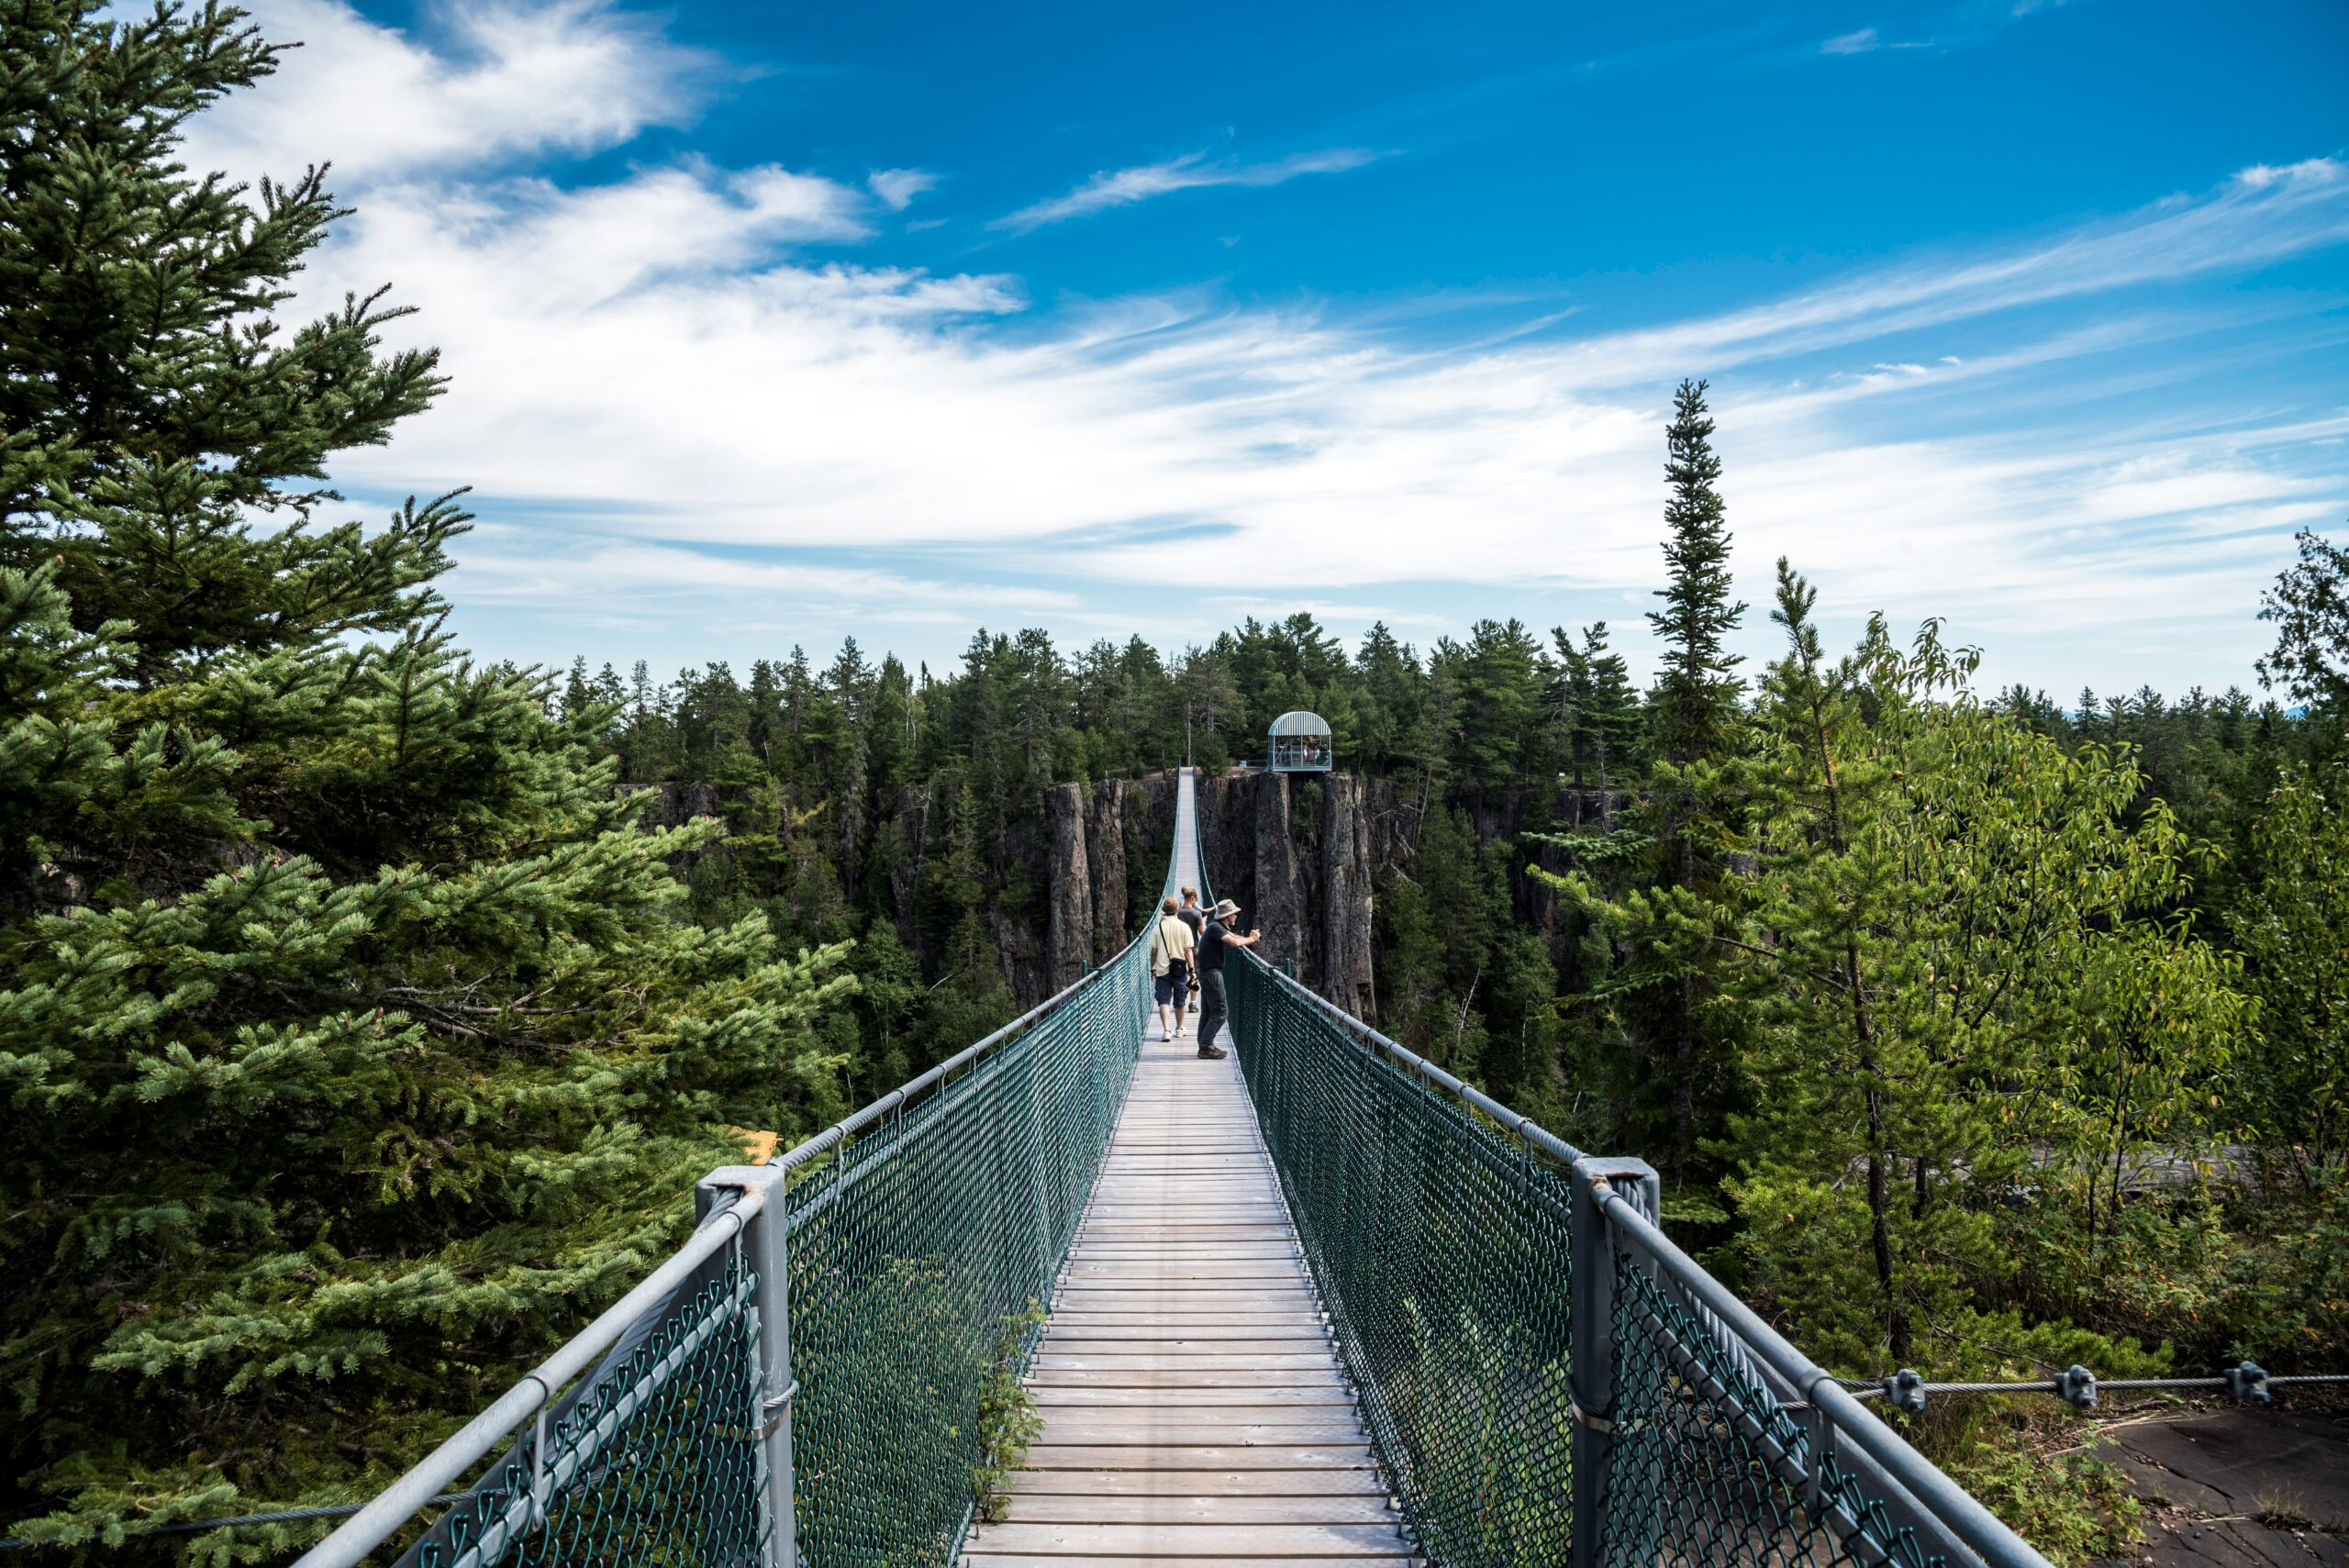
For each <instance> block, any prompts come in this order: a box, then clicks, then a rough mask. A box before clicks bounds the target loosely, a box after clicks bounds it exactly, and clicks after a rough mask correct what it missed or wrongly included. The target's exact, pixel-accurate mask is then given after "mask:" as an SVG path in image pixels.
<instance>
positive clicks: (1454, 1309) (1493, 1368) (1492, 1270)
mask: <svg viewBox="0 0 2349 1568" xmlns="http://www.w3.org/2000/svg"><path fill="white" fill-rule="evenodd" d="M1225 974H1226V977H1227V983H1228V984H1229V985H1230V990H1231V998H1232V1000H1231V1010H1232V1034H1233V1039H1234V1040H1235V1041H1236V1042H1237V1045H1238V1049H1239V1058H1240V1066H1241V1074H1242V1076H1243V1077H1244V1078H1245V1079H1246V1081H1247V1084H1248V1092H1249V1095H1250V1097H1251V1098H1252V1099H1253V1101H1254V1102H1255V1106H1256V1118H1257V1120H1258V1122H1259V1123H1260V1124H1261V1125H1262V1127H1263V1129H1264V1141H1265V1144H1266V1145H1267V1147H1268V1148H1269V1150H1270V1151H1271V1153H1272V1157H1273V1163H1274V1165H1275V1168H1276V1169H1277V1170H1278V1171H1279V1173H1280V1178H1281V1187H1282V1190H1283V1191H1284V1193H1285V1194H1286V1195H1287V1198H1288V1205H1289V1210H1290V1213H1291V1215H1292V1216H1293V1218H1294V1219H1295V1222H1296V1226H1297V1239H1298V1240H1299V1242H1300V1243H1301V1244H1302V1245H1303V1248H1304V1251H1305V1255H1306V1260H1307V1262H1308V1265H1309V1266H1310V1268H1311V1270H1312V1273H1313V1279H1314V1283H1315V1284H1316V1285H1317V1286H1318V1287H1319V1291H1320V1295H1321V1301H1322V1305H1323V1307H1325V1308H1326V1309H1327V1310H1328V1311H1329V1313H1330V1324H1331V1328H1332V1329H1333V1330H1334V1332H1335V1334H1336V1336H1337V1340H1338V1344H1339V1347H1340V1350H1341V1353H1342V1355H1343V1357H1344V1360H1345V1363H1346V1368H1347V1372H1348V1373H1349V1375H1350V1376H1351V1377H1352V1379H1353V1384H1354V1387H1355V1391H1356V1393H1357V1394H1358V1395H1359V1396H1360V1398H1361V1402H1362V1414H1363V1420H1364V1425H1365V1426H1366V1427H1367V1428H1368V1429H1369V1431H1370V1434H1371V1440H1372V1442H1373V1443H1374V1445H1375V1447H1376V1450H1377V1452H1378V1456H1379V1461H1380V1463H1381V1464H1382V1466H1383V1467H1384V1468H1385V1469H1386V1473H1387V1476H1388V1480H1389V1483H1390V1485H1392V1486H1393V1487H1394V1489H1395V1493H1396V1496H1397V1498H1398V1499H1399V1500H1400V1502H1401V1503H1402V1506H1403V1510H1404V1513H1405V1515H1406V1517H1407V1518H1408V1520H1409V1522H1410V1525H1411V1527H1412V1530H1413V1533H1414V1534H1415V1535H1416V1536H1417V1538H1418V1540H1419V1545H1420V1547H1421V1549H1422V1550H1423V1551H1425V1552H1426V1553H1427V1557H1428V1560H1429V1561H1430V1562H1434V1563H1439V1564H1444V1565H1446V1568H1451V1565H1460V1568H1467V1565H1471V1564H1477V1565H1482V1564H1495V1565H1497V1564H1504V1563H1528V1564H1531V1563H1542V1564H1548V1563H1562V1562H1565V1561H1566V1558H1567V1553H1568V1548H1569V1545H1570V1543H1571V1534H1572V1531H1571V1526H1572V1523H1573V1519H1572V1513H1571V1506H1570V1505H1571V1493H1570V1487H1569V1480H1570V1475H1571V1468H1570V1467H1571V1448H1572V1422H1573V1415H1572V1409H1573V1402H1572V1400H1571V1399H1570V1398H1569V1397H1568V1394H1567V1388H1566V1372H1567V1351H1568V1344H1567V1313H1568V1306H1569V1297H1568V1287H1569V1259H1568V1252H1567V1237H1568V1229H1567V1225H1568V1218H1569V1208H1568V1186H1567V1182H1566V1179H1565V1176H1564V1173H1562V1172H1560V1171H1557V1170H1554V1169H1553V1168H1550V1167H1548V1166H1547V1165H1545V1164H1543V1163H1542V1162H1538V1161H1537V1160H1536V1159H1535V1157H1534V1156H1533V1155H1532V1153H1531V1151H1529V1150H1527V1149H1526V1148H1525V1146H1523V1145H1522V1144H1515V1143H1513V1142H1512V1141H1508V1140H1502V1139H1500V1138H1497V1137H1495V1136H1493V1135H1492V1134H1491V1133H1490V1132H1489V1131H1487V1130H1486V1129H1484V1128H1483V1127H1480V1126H1479V1125H1478V1124H1477V1123H1476V1121H1475V1118H1474V1117H1473V1115H1472V1113H1471V1112H1470V1111H1469V1110H1468V1108H1467V1107H1466V1106H1464V1105H1462V1104H1461V1103H1460V1102H1459V1101H1458V1100H1457V1099H1454V1098H1453V1097H1451V1096H1450V1095H1445V1094H1443V1093H1442V1091H1440V1090H1438V1089H1435V1088H1434V1087H1432V1086H1431V1085H1430V1084H1426V1083H1425V1082H1423V1081H1422V1080H1420V1079H1419V1078H1418V1077H1417V1076H1416V1075H1415V1074H1412V1073H1406V1072H1404V1071H1402V1070H1401V1069H1399V1068H1398V1067H1397V1066H1396V1065H1395V1064H1394V1063H1393V1062H1391V1061H1388V1060H1386V1059H1385V1058H1383V1057H1381V1056H1380V1055H1378V1054H1376V1053H1375V1052H1374V1051H1371V1050H1369V1049H1367V1048H1365V1047H1364V1046H1363V1045H1361V1044H1360V1043H1358V1042H1357V1041H1355V1040H1353V1039H1352V1038H1350V1037H1349V1036H1348V1035H1347V1033H1346V1032H1345V1030H1344V1029H1342V1028H1341V1026H1340V1025H1339V1024H1338V1023H1337V1021H1336V1020H1334V1019H1333V1018H1330V1016H1329V1015H1328V1014H1326V1013H1324V1012H1322V1011H1320V1010H1319V1008H1317V1007H1316V1006H1313V1005H1312V1004H1311V1003H1310V1002H1309V1001H1308V1000H1306V999H1305V998H1303V997H1302V996H1301V995H1298V994H1297V993H1296V992H1295V991H1294V990H1293V989H1292V988H1291V986H1290V985H1289V984H1288V983H1286V982H1284V981H1283V980H1282V979H1280V978H1279V977H1278V976H1276V975H1275V974H1274V973H1272V972H1271V971H1269V970H1267V969H1266V968H1265V967H1264V965H1263V964H1261V963H1259V962H1256V961H1255V960H1254V958H1253V957H1252V956H1243V957H1242V958H1241V959H1240V960H1238V961H1236V962H1232V963H1230V964H1229V965H1228V966H1227V967H1226V970H1225Z"/></svg>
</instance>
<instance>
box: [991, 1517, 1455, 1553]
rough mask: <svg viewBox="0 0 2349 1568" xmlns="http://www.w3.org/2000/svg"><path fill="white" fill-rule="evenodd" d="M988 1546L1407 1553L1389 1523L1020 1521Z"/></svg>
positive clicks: (994, 1549) (1001, 1549)
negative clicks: (1214, 1523) (1186, 1523)
mask: <svg viewBox="0 0 2349 1568" xmlns="http://www.w3.org/2000/svg"><path fill="white" fill-rule="evenodd" d="M987 1550H988V1551H989V1552H990V1553H996V1554H1001V1555H1005V1556H1011V1555H1017V1554H1021V1553H1030V1554H1035V1555H1039V1556H1050V1555H1058V1556H1116V1557H1237V1556H1241V1555H1242V1554H1245V1555H1247V1556H1251V1557H1260V1558H1262V1557H1272V1558H1281V1557H1409V1556H1412V1555H1415V1552H1414V1550H1413V1548H1412V1547H1411V1545H1410V1544H1409V1543H1408V1541H1406V1540H1404V1539H1403V1537H1402V1535H1401V1533H1400V1532H1399V1531H1397V1529H1396V1528H1395V1527H1394V1526H1393V1525H1391V1524H1377V1525H1176V1524H1165V1525H1161V1524H1114V1525H1109V1524H1032V1525H1031V1524H1020V1523H1018V1522H1016V1521H1008V1522H1006V1523H1003V1524H999V1525H991V1526H989V1527H988V1529H987Z"/></svg>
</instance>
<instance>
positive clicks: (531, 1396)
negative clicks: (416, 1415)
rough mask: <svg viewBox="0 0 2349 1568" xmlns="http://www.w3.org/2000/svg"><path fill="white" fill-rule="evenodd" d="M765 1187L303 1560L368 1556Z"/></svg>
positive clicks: (335, 1567) (730, 1234) (336, 1562)
mask: <svg viewBox="0 0 2349 1568" xmlns="http://www.w3.org/2000/svg"><path fill="white" fill-rule="evenodd" d="M769 1201H770V1200H769V1197H768V1195H767V1194H766V1193H765V1192H763V1191H751V1192H747V1193H744V1194H743V1195H741V1196H740V1198H739V1199H738V1200H736V1201H735V1202H733V1203H731V1204H729V1205H728V1206H726V1207H724V1208H722V1209H719V1210H718V1211H717V1212H715V1213H713V1214H712V1215H710V1217H709V1218H707V1220H706V1221H704V1222H703V1224H702V1226H701V1227H700V1229H697V1230H696V1231H695V1232H694V1234H693V1237H692V1239H691V1240H688V1241H686V1243H685V1245H684V1246H683V1247H680V1248H678V1249H677V1251H674V1252H673V1253H671V1254H670V1256H669V1261H668V1262H664V1263H662V1265H661V1266H660V1267H659V1268H657V1269H655V1270H653V1271H652V1273H651V1274H649V1275H647V1276H646V1277H645V1279H644V1280H643V1282H642V1283H640V1284H638V1285H637V1287H636V1288H635V1289H634V1290H631V1291H629V1293H628V1294H627V1295H626V1296H621V1297H620V1298H619V1299H618V1301H616V1302H614V1303H612V1305H611V1306H609V1307H606V1308H605V1309H604V1311H603V1312H602V1313H601V1314H600V1315H599V1316H598V1317H597V1318H596V1320H595V1321H594V1322H593V1323H590V1324H589V1325H587V1327H586V1328H584V1329H581V1330H580V1331H579V1332H578V1333H577V1334H574V1335H573V1336H572V1337H571V1339H569V1340H565V1341H564V1342H563V1344H562V1346H561V1347H560V1348H558V1349H557V1350H556V1351H555V1352H554V1353H553V1354H552V1355H551V1356H549V1357H547V1359H546V1360H544V1361H542V1362H540V1363H539V1364H538V1365H537V1366H535V1367H532V1368H531V1369H530V1370H529V1372H527V1373H523V1374H522V1377H521V1380H520V1381H519V1382H518V1383H517V1384H515V1385H514V1386H513V1387H511V1388H509V1389H507V1391H506V1393H505V1394H504V1395H502V1396H499V1398H498V1399H497V1401H496V1402H495V1404H493V1405H491V1406H490V1407H489V1408H488V1409H486V1410H484V1411H483V1412H482V1413H481V1414H480V1415H478V1416H475V1417H474V1418H473V1419H472V1420H470V1421H468V1422H466V1423H465V1424H464V1425H463V1426H462V1427H460V1428H459V1429H457V1431H456V1432H455V1434H454V1435H453V1436H451V1438H450V1439H449V1440H447V1441H445V1442H443V1443H442V1444H441V1445H440V1447H438V1448H436V1449H434V1450H433V1451H431V1452H430V1453H429V1454H427V1455H425V1457H424V1458H423V1459H421V1460H419V1461H418V1462H417V1463H416V1464H415V1465H413V1466H411V1467H410V1468H409V1469H408V1470H407V1472H406V1473H405V1474H403V1475H401V1476H400V1478H399V1479H398V1480H396V1481H395V1482H393V1483H392V1484H391V1485H389V1486H387V1487H385V1488H384V1490H383V1491H381V1492H379V1493H377V1494H376V1495H375V1496H374V1497H373V1499H372V1500H371V1501H370V1502H369V1503H368V1504H367V1506H366V1507H363V1508H362V1509H360V1510H359V1511H358V1512H357V1513H355V1514H353V1515H351V1518H347V1519H345V1520H344V1521H343V1522H342V1523H341V1524H340V1525H339V1526H337V1527H336V1529H335V1531H334V1533H333V1534H331V1535H329V1536H328V1537H327V1538H326V1539H325V1540H322V1541H320V1542H318V1544H317V1545H316V1546H314V1547H312V1548H310V1550H309V1551H306V1552H304V1553H303V1554H302V1556H301V1558H300V1559H299V1560H298V1562H297V1563H296V1565H295V1568H352V1565H353V1564H355V1563H357V1562H359V1561H360V1559H362V1558H363V1557H365V1556H366V1555H367V1553H369V1552H371V1551H374V1550H375V1548H377V1547H378V1546H381V1545H382V1544H383V1543H384V1541H386V1540H390V1539H391V1537H392V1536H393V1535H394V1534H395V1533H396V1532H397V1531H398V1529H400V1527H401V1526H402V1525H405V1524H406V1523H407V1521H408V1520H409V1519H410V1518H413V1517H414V1516H415V1515H416V1513H417V1511H418V1510H419V1509H421V1508H424V1507H427V1506H429V1504H430V1503H431V1502H432V1501H433V1499H434V1498H436V1497H438V1496H440V1494H441V1492H442V1491H444V1490H446V1489H447V1488H448V1486H449V1485H451V1483H452V1482H454V1481H456V1480H457V1479H458V1478H459V1477H460V1476H462V1475H463V1474H465V1473H467V1472H468V1471H470V1470H472V1469H473V1466H474V1465H476V1464H478V1463H480V1462H482V1461H483V1460H484V1459H485V1458H487V1457H488V1456H489V1455H490V1454H491V1453H492V1452H494V1451H495V1450H496V1449H497V1447H498V1446H499V1445H500V1444H501V1443H503V1442H504V1441H505V1440H507V1438H508V1437H509V1436H511V1435H512V1434H513V1433H514V1432H515V1431H516V1430H518V1429H519V1428H520V1427H521V1425H522V1423H523V1422H525V1421H528V1420H529V1419H530V1418H532V1417H534V1416H536V1415H537V1414H538V1413H539V1412H540V1410H542V1409H544V1408H545V1407H547V1406H548V1405H549V1404H550V1403H551V1401H552V1400H553V1399H554V1396H556V1395H557V1394H558V1393H560V1392H562V1390H563V1389H565V1388H567V1387H569V1386H570V1385H571V1383H572V1381H573V1379H574V1378H577V1377H579V1376H581V1375H582V1374H583V1373H585V1372H587V1371H588V1369H590V1368H591V1367H593V1366H594V1365H595V1364H596V1362H597V1361H598V1360H599V1359H601V1357H602V1356H603V1354H604V1352H605V1351H608V1350H610V1349H611V1348H612V1347H613V1346H614V1345H616V1344H618V1343H619V1341H620V1339H621V1337H622V1336H623V1335H625V1334H626V1333H627V1332H628V1331H629V1329H632V1328H634V1327H635V1326H636V1324H637V1322H638V1321H639V1320H640V1319H641V1318H643V1317H644V1315H645V1314H646V1313H648V1312H652V1311H655V1310H657V1309H659V1307H661V1306H662V1303H663V1302H664V1301H665V1300H666V1299H667V1298H668V1296H669V1295H670V1293H671V1292H672V1291H674V1290H675V1289H676V1288H677V1287H678V1286H679V1285H680V1284H684V1283H685V1281H686V1280H687V1279H689V1278H691V1277H692V1276H693V1274H694V1272H695V1271H696V1270H697V1269H699V1268H700V1267H701V1266H702V1265H703V1264H704V1263H707V1262H709V1261H710V1260H711V1259H712V1258H714V1257H716V1256H717V1255H718V1253H719V1252H720V1251H724V1250H725V1249H726V1248H728V1247H729V1246H732V1245H733V1244H734V1243H735V1241H736V1240H737V1239H739V1238H740V1236H741V1234H742V1231H743V1229H744V1228H745V1227H746V1226H748V1225H749V1224H750V1222H751V1220H752V1219H754V1218H758V1216H759V1215H760V1213H761V1212H762V1211H763V1210H764V1209H765V1207H766V1206H767V1204H768V1202H769Z"/></svg>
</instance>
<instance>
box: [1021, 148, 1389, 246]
mask: <svg viewBox="0 0 2349 1568" xmlns="http://www.w3.org/2000/svg"><path fill="white" fill-rule="evenodd" d="M1376 157H1377V154H1376V153H1374V152H1370V151H1367V150H1364V149H1362V148H1359V147H1332V148H1328V149H1325V150H1321V151H1319V152H1299V153H1296V154H1294V155H1292V156H1290V157H1287V158H1278V159H1275V160H1273V161H1270V162H1266V163H1240V162H1232V161H1219V162H1210V161H1208V155H1207V154H1206V153H1204V152H1191V153H1186V154H1185V155H1184V156H1182V157H1180V158H1170V159H1168V160H1167V161H1164V162H1163V163H1143V164H1138V165H1136V166H1134V167H1133V168H1130V169H1109V170H1103V171H1101V172H1097V173H1096V174H1095V175H1093V177H1092V178H1090V179H1088V180H1086V181H1085V183H1083V184H1080V185H1078V186H1077V187H1076V188H1075V189H1074V190H1072V191H1070V192H1069V193H1068V194H1067V195H1060V196H1054V197H1052V199H1051V200H1049V201H1041V202H1037V203H1035V204H1034V205H1033V206H1024V207H1021V208H1020V209H1019V211H1018V212H1015V213H1009V214H1007V215H1006V216H1004V217H999V218H997V219H996V220H995V222H994V223H993V224H991V225H989V227H990V228H1008V229H1012V230H1014V231H1017V232H1020V233H1025V232H1027V231H1028V230H1030V229H1031V228H1042V227H1043V226H1044V225H1046V224H1048V223H1065V222H1066V221H1068V220H1069V219H1070V218H1073V217H1085V216H1087V215H1088V214H1091V213H1097V212H1101V211H1104V210H1106V209H1108V208H1109V207H1116V206H1132V205H1134V204H1135V203H1136V202H1145V201H1148V200H1150V199H1151V198H1152V196H1163V195H1170V194H1172V193H1174V192H1175V191H1196V190H1201V189H1205V188H1207V187H1208V186H1211V185H1277V184H1281V183H1285V182H1286V181H1289V180H1294V179H1296V178H1297V177H1298V176H1299V175H1302V174H1341V173H1343V172H1346V171H1347V170H1349V169H1359V168H1361V167H1362V166H1363V165H1364V164H1365V163H1368V162H1370V161H1373V160H1374V159H1375V158H1376Z"/></svg>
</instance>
